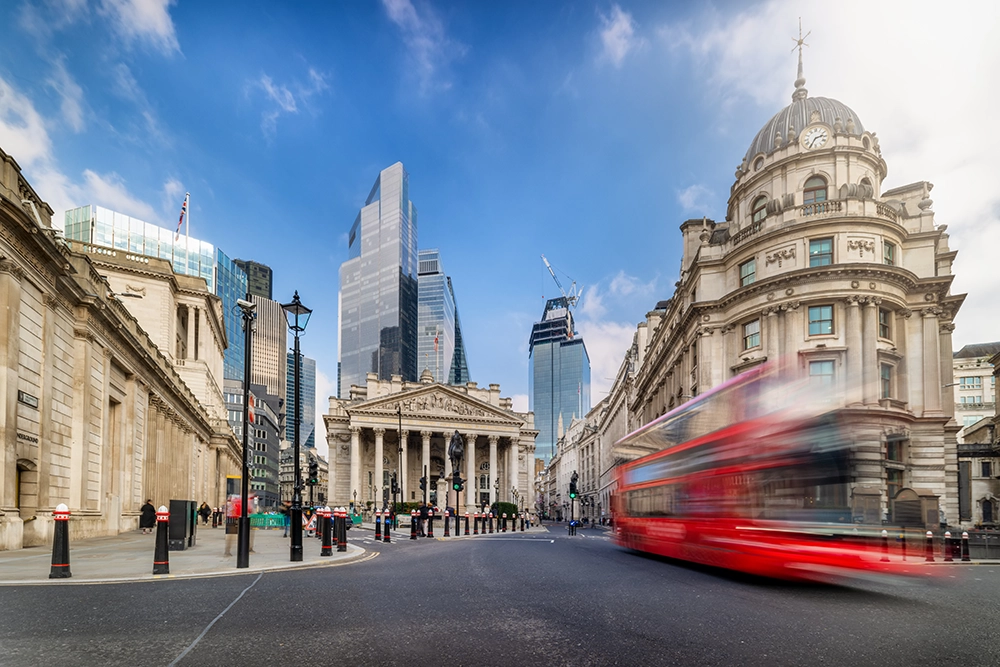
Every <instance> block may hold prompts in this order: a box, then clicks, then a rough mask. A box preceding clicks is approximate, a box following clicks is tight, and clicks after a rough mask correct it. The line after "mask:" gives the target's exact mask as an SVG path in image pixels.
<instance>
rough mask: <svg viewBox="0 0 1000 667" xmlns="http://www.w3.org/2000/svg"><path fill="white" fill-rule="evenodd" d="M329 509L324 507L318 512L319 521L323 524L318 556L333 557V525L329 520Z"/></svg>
mask: <svg viewBox="0 0 1000 667" xmlns="http://www.w3.org/2000/svg"><path fill="white" fill-rule="evenodd" d="M330 514H331V512H330V508H329V507H324V508H323V509H321V510H320V517H321V521H322V522H323V546H321V547H320V549H319V555H320V556H332V555H333V526H331V525H330V524H331V523H333V522H332V521H331V520H330Z"/></svg>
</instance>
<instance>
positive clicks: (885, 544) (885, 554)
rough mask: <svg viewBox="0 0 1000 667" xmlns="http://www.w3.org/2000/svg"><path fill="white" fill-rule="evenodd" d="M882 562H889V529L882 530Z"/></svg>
mask: <svg viewBox="0 0 1000 667" xmlns="http://www.w3.org/2000/svg"><path fill="white" fill-rule="evenodd" d="M881 561H882V562H883V563H888V562H889V531H888V530H883V531H882V558H881Z"/></svg>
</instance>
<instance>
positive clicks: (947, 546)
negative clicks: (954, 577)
mask: <svg viewBox="0 0 1000 667" xmlns="http://www.w3.org/2000/svg"><path fill="white" fill-rule="evenodd" d="M944 560H945V562H946V563H951V562H952V561H954V560H955V559H954V558H952V557H951V531H950V530H946V531H944Z"/></svg>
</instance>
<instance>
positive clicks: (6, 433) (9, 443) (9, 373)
mask: <svg viewBox="0 0 1000 667" xmlns="http://www.w3.org/2000/svg"><path fill="white" fill-rule="evenodd" d="M23 278H24V272H23V271H21V269H20V267H18V266H16V265H14V263H13V262H11V261H10V260H8V259H6V258H4V259H0V313H3V316H4V325H5V331H4V332H3V336H2V338H0V397H3V398H2V400H3V406H2V407H0V434H2V436H3V444H2V446H3V460H2V465H3V469H2V471H0V472H2V477H0V507H2V508H5V509H10V510H13V508H14V506H15V504H16V503H15V498H16V496H17V435H16V432H17V389H18V381H17V379H18V375H19V364H20V353H21V352H20V350H21V344H20V343H21V333H20V328H21V280H22V279H23ZM74 370H75V369H74ZM74 379H75V378H74ZM39 398H40V399H41V398H42V397H39ZM75 435H76V433H74V436H75ZM74 449H75V448H74ZM35 463H36V464H37V463H40V461H36V462H35ZM39 467H41V466H39ZM50 470H51V469H44V470H40V471H39V473H40V474H39V485H41V484H43V483H44V484H45V485H46V486H47V485H48V482H47V481H45V482H43V481H42V478H43V475H47V474H48V473H49V472H50ZM71 474H72V473H71ZM71 506H72V504H71ZM12 513H14V512H12ZM14 514H16V513H14ZM18 546H20V545H18Z"/></svg>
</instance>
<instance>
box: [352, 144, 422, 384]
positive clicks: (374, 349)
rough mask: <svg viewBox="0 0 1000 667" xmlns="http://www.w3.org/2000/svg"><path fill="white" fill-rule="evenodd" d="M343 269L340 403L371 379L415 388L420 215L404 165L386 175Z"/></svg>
mask: <svg viewBox="0 0 1000 667" xmlns="http://www.w3.org/2000/svg"><path fill="white" fill-rule="evenodd" d="M347 257H348V259H347V261H345V262H344V263H343V264H341V265H340V294H339V298H338V303H339V308H340V343H339V344H340V354H339V362H340V393H339V395H340V396H347V395H348V394H349V392H350V387H351V385H352V384H358V385H363V384H365V377H366V375H367V374H368V373H377V374H378V377H379V378H380V379H383V380H387V379H389V378H390V376H392V375H401V376H402V377H403V380H407V381H416V379H417V376H418V370H417V366H418V358H417V357H418V355H417V338H418V337H417V290H418V287H417V284H418V283H417V209H416V207H415V206H414V205H413V202H411V201H410V193H409V178H408V176H407V174H406V171H405V170H404V169H403V165H402V163H400V162H397V163H396V164H394V165H392V166H391V167H387V168H386V169H383V170H382V172H381V173H380V174H379V176H378V178H377V179H375V184H374V185H373V186H372V189H371V193H369V195H368V198H367V199H366V200H365V205H364V207H363V208H362V209H361V211H360V212H359V213H358V216H357V218H356V219H355V220H354V224H353V225H352V226H351V231H350V234H349V235H348V240H347Z"/></svg>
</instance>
